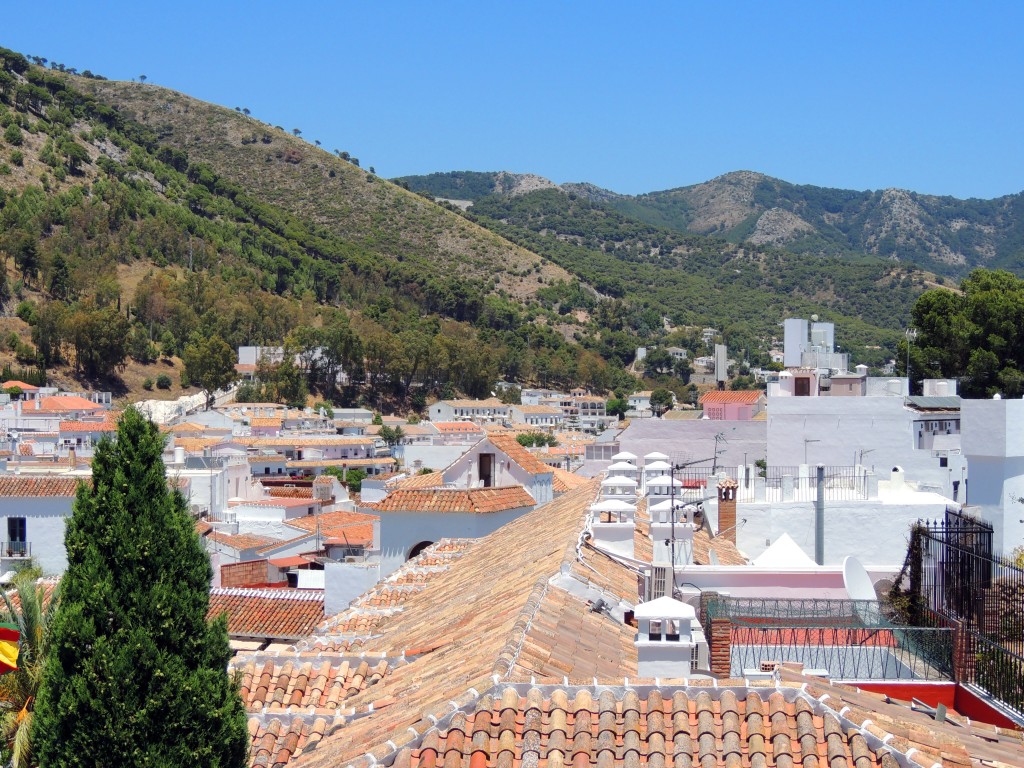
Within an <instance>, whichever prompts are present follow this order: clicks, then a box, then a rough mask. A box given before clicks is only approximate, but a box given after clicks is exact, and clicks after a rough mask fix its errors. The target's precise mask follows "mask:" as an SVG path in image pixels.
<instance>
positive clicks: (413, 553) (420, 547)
mask: <svg viewBox="0 0 1024 768" xmlns="http://www.w3.org/2000/svg"><path fill="white" fill-rule="evenodd" d="M433 543H434V542H432V541H421V542H420V543H419V544H417V545H416V546H414V547H413V548H412V549H410V550H409V557H408V558H406V559H408V560H412V559H413V558H414V557H416V555H418V554H419V553H420V552H422V551H423V550H424V549H426V548H427V547H429V546H432V545H433Z"/></svg>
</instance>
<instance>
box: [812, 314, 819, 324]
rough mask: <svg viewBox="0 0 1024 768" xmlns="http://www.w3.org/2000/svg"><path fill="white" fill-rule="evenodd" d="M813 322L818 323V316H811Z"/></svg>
mask: <svg viewBox="0 0 1024 768" xmlns="http://www.w3.org/2000/svg"><path fill="white" fill-rule="evenodd" d="M811 320H812V321H813V322H815V323H816V322H818V315H817V314H814V315H811Z"/></svg>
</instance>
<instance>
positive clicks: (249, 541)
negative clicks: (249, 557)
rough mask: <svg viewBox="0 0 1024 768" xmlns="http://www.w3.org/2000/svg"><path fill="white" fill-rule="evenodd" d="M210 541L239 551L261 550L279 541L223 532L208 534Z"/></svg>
mask: <svg viewBox="0 0 1024 768" xmlns="http://www.w3.org/2000/svg"><path fill="white" fill-rule="evenodd" d="M206 538H207V540H208V541H215V542H217V543H218V544H221V545H223V546H226V547H231V548H232V549H237V550H239V551H241V550H243V549H259V548H260V547H265V546H266V545H267V544H274V543H277V542H278V540H277V539H275V538H273V537H272V536H257V535H256V534H254V533H222V532H221V531H210V532H209V533H208V534H206Z"/></svg>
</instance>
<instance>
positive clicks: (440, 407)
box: [430, 397, 509, 422]
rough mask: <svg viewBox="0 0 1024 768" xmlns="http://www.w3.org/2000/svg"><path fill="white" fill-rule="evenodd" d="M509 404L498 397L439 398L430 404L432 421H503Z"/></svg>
mask: <svg viewBox="0 0 1024 768" xmlns="http://www.w3.org/2000/svg"><path fill="white" fill-rule="evenodd" d="M508 418H509V406H508V405H507V404H505V403H503V402H501V401H500V400H498V399H497V398H496V397H491V398H488V399H487V400H439V401H438V402H436V403H434V404H433V405H432V406H430V420H431V421H475V422H501V421H505V420H507V419H508Z"/></svg>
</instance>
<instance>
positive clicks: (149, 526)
mask: <svg viewBox="0 0 1024 768" xmlns="http://www.w3.org/2000/svg"><path fill="white" fill-rule="evenodd" d="M162 450H163V438H162V437H161V435H160V434H159V432H158V431H157V428H156V426H155V425H153V424H152V423H151V422H149V421H147V420H146V419H144V418H143V417H142V416H141V415H140V414H139V413H138V411H136V410H135V409H133V408H129V409H128V410H127V411H125V413H124V415H123V416H122V417H121V420H120V422H119V424H118V430H117V439H116V441H110V440H105V441H104V442H102V443H101V444H100V445H99V447H98V448H97V450H96V455H95V458H94V459H93V481H92V486H91V487H87V486H84V485H83V486H81V487H80V488H79V490H78V495H77V497H76V499H75V503H74V510H73V514H72V516H71V519H70V520H69V522H68V526H67V532H66V535H65V543H66V546H67V553H68V568H67V571H66V572H65V574H64V577H63V578H62V580H61V584H60V603H59V606H58V608H57V611H56V614H55V615H54V617H53V625H52V635H51V640H50V650H49V654H48V658H47V663H46V668H45V673H44V677H43V683H42V688H41V690H40V694H39V700H38V702H37V705H36V712H35V720H34V724H33V733H32V736H33V746H34V747H35V749H36V751H37V755H38V757H39V760H40V763H41V764H42V765H46V766H54V767H55V768H56V767H63V766H99V765H104V766H107V765H118V766H143V765H145V766H186V765H188V766H196V765H202V766H223V767H227V766H241V765H243V764H244V763H245V761H246V758H247V750H248V735H247V729H246V717H245V711H244V708H243V705H242V702H241V699H240V697H239V695H238V690H237V684H236V683H235V682H234V681H232V680H231V679H230V678H229V677H228V675H227V674H226V667H227V663H228V659H229V658H230V655H231V653H230V650H229V648H228V640H227V627H226V622H225V619H224V618H223V617H221V618H220V619H217V620H215V621H212V622H207V619H206V614H207V610H208V607H209V599H210V598H209V585H210V577H211V574H212V571H211V569H210V563H209V560H208V558H207V556H206V553H205V552H204V551H203V549H202V546H201V544H200V542H199V539H198V536H197V535H196V533H195V530H194V528H193V525H192V522H191V520H190V518H189V515H188V512H187V508H186V504H185V500H184V498H183V497H182V496H181V494H180V493H178V492H173V493H172V492H170V491H169V490H168V487H167V481H166V479H165V476H164V464H163V461H162V460H161V453H162Z"/></svg>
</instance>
